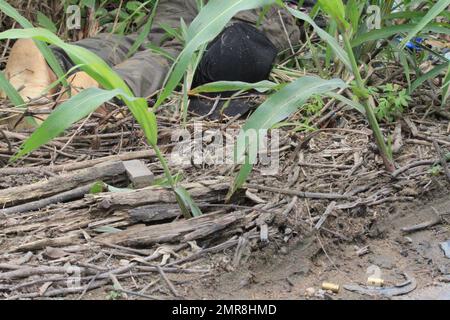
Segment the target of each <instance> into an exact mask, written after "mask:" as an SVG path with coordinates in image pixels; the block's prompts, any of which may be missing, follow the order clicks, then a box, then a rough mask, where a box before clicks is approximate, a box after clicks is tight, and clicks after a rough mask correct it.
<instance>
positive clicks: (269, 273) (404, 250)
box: [190, 194, 450, 300]
mask: <svg viewBox="0 0 450 320" xmlns="http://www.w3.org/2000/svg"><path fill="white" fill-rule="evenodd" d="M432 208H434V209H435V210H436V211H437V212H440V213H443V212H446V213H447V214H448V213H450V210H449V209H450V195H448V194H447V195H444V196H441V197H440V198H439V200H434V201H429V202H428V203H427V204H426V205H420V204H413V205H403V206H402V207H399V208H397V209H396V210H395V213H394V214H391V215H390V216H389V217H386V218H385V219H382V220H381V221H379V222H378V223H376V224H375V225H373V227H372V237H371V238H369V239H367V241H366V242H365V243H363V244H360V247H362V246H368V248H369V252H368V253H367V254H365V255H362V256H358V255H357V250H358V246H356V245H355V244H339V243H334V244H331V245H330V246H329V247H325V248H322V246H321V244H320V242H319V241H320V239H319V238H317V237H311V238H309V239H307V240H305V241H299V242H298V243H297V244H295V245H292V246H291V247H289V249H288V251H287V252H285V253H284V254H281V253H280V251H279V250H277V248H275V246H271V248H270V249H269V250H268V249H267V248H266V249H264V250H262V251H261V252H259V253H258V254H255V255H253V256H252V257H251V259H250V261H248V262H247V263H246V264H244V265H241V266H239V268H238V269H237V270H234V271H232V272H221V273H220V275H219V276H218V277H215V278H211V279H209V280H208V281H197V282H196V283H195V285H194V286H193V287H192V288H191V290H190V291H191V292H192V293H193V297H195V298H198V299H204V298H213V299H306V298H307V299H387V298H386V297H383V296H367V295H361V294H358V293H353V292H349V291H347V290H345V289H341V290H340V292H339V293H338V294H332V293H329V292H321V290H320V289H321V288H320V287H321V283H322V282H324V281H327V282H332V283H335V284H339V285H341V287H342V285H345V284H355V283H356V284H358V283H359V284H361V285H365V283H366V280H367V278H368V276H374V275H378V277H380V278H382V279H383V280H384V281H385V286H393V285H396V284H398V283H402V282H404V277H403V274H404V273H407V274H408V275H409V276H411V277H413V278H414V279H415V280H416V281H417V288H416V289H415V290H413V291H412V292H410V293H408V294H406V295H402V296H398V297H393V299H441V300H450V284H449V283H448V282H449V274H450V259H449V258H446V257H445V255H444V252H443V250H442V249H441V248H440V245H439V244H440V243H442V242H444V241H448V240H450V228H449V225H448V224H445V223H444V224H439V225H436V226H433V227H430V228H427V229H425V230H421V231H418V232H413V233H411V234H405V233H404V232H402V231H401V228H403V227H407V226H413V225H417V224H420V223H423V222H426V221H429V220H432V219H434V218H435V217H436V214H435V211H434V210H433V209H432ZM444 219H445V218H444ZM444 219H443V220H444ZM323 249H325V250H323ZM310 257H311V258H312V259H311V258H310ZM377 272H379V273H378V274H377ZM442 275H446V277H442ZM311 288H312V289H311ZM310 291H311V292H315V294H312V296H311V294H309V295H308V293H307V292H310Z"/></svg>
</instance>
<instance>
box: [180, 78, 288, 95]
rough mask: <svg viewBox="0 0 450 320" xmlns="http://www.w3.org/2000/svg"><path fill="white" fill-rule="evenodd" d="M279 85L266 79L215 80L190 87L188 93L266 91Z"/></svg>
mask: <svg viewBox="0 0 450 320" xmlns="http://www.w3.org/2000/svg"><path fill="white" fill-rule="evenodd" d="M279 86H280V85H279V84H276V83H274V82H271V81H267V80H265V81H260V82H256V83H247V82H241V81H217V82H211V83H207V84H205V85H201V86H198V87H197V88H195V89H192V90H191V91H190V92H189V93H190V94H198V93H213V92H225V91H241V90H243V91H248V90H253V89H254V90H257V91H258V92H266V91H269V90H274V89H276V88H278V87H279Z"/></svg>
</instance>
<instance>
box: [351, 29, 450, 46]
mask: <svg viewBox="0 0 450 320" xmlns="http://www.w3.org/2000/svg"><path fill="white" fill-rule="evenodd" d="M416 26H417V24H414V23H412V24H402V25H395V26H390V27H384V28H382V29H379V30H376V29H375V30H372V31H369V32H366V33H364V34H361V35H359V36H358V37H357V38H355V39H353V40H352V47H357V46H360V45H361V44H363V43H365V42H368V41H375V40H380V39H388V38H390V37H391V36H394V35H396V34H399V33H406V32H409V31H410V30H411V29H413V28H415V27H416ZM430 31H431V32H435V33H441V34H447V35H450V29H449V28H445V27H441V26H439V25H437V24H431V25H428V26H426V27H424V28H423V29H422V30H421V33H427V32H430Z"/></svg>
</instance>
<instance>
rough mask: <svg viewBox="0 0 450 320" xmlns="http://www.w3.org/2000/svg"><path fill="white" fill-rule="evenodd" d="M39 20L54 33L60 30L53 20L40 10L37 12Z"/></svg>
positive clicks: (41, 24) (42, 25)
mask: <svg viewBox="0 0 450 320" xmlns="http://www.w3.org/2000/svg"><path fill="white" fill-rule="evenodd" d="M37 21H38V23H39V25H40V26H41V27H43V28H45V29H47V30H49V31H51V32H53V33H56V32H57V31H58V28H57V27H56V26H55V24H54V23H53V21H52V20H50V19H49V18H48V17H47V16H46V15H45V14H43V13H42V12H40V11H38V13H37Z"/></svg>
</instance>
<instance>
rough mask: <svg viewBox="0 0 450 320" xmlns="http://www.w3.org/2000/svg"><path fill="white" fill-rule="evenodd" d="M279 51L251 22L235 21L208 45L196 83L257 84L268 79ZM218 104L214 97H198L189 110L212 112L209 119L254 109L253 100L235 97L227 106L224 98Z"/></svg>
mask: <svg viewBox="0 0 450 320" xmlns="http://www.w3.org/2000/svg"><path fill="white" fill-rule="evenodd" d="M277 54H278V50H277V49H276V47H275V46H274V45H273V44H272V42H271V41H270V40H269V39H268V38H267V37H266V36H265V35H264V34H263V33H262V32H261V31H259V30H258V29H256V28H255V27H253V26H252V25H249V24H247V23H243V22H237V23H234V24H232V25H231V26H229V27H227V28H226V29H224V30H223V31H222V32H221V33H220V34H219V35H218V36H217V37H216V38H215V39H214V40H213V41H212V42H211V43H210V44H209V45H208V47H207V50H206V52H205V54H204V56H203V58H202V60H201V61H200V64H199V66H198V69H197V72H196V74H195V77H194V83H193V86H194V87H197V86H199V85H202V84H205V83H210V82H215V81H242V82H249V83H255V82H259V81H262V80H266V79H267V78H268V77H269V74H270V71H271V70H272V66H273V63H274V61H275V58H276V57H277ZM231 94H232V92H224V93H221V94H220V95H217V94H210V95H209V96H211V97H229V96H230V95H231ZM253 104H254V103H253ZM214 106H215V101H214V100H211V99H205V98H198V97H194V98H192V99H191V102H190V105H189V110H190V111H191V112H192V113H195V114H197V115H207V114H209V113H211V114H210V115H209V116H208V118H209V119H219V118H220V117H221V116H223V115H225V116H228V117H234V116H237V115H243V114H245V113H247V112H248V111H249V110H250V109H251V107H252V103H251V101H250V100H249V99H234V100H232V101H231V102H230V103H229V105H228V107H227V108H225V109H223V107H224V100H221V101H220V102H219V103H218V105H216V107H215V109H214ZM222 109H223V110H222Z"/></svg>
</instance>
